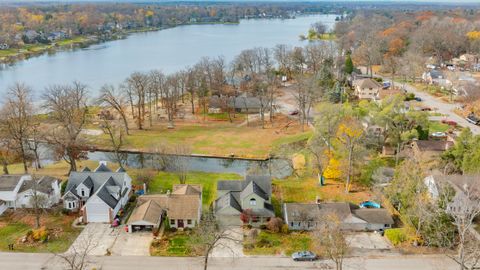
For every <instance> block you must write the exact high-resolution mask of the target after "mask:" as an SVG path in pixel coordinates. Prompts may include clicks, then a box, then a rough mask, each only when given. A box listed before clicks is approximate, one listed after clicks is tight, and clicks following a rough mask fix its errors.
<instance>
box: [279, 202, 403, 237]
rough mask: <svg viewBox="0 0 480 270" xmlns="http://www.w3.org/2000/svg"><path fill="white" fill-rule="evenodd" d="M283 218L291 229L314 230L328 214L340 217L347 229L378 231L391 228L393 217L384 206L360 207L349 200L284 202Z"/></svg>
mask: <svg viewBox="0 0 480 270" xmlns="http://www.w3.org/2000/svg"><path fill="white" fill-rule="evenodd" d="M282 210H283V218H284V221H285V223H286V224H287V225H288V229H289V230H301V231H308V230H314V229H315V228H317V226H318V225H319V224H320V223H321V222H322V219H325V218H326V217H327V216H328V215H334V216H335V217H336V218H338V222H339V226H340V227H341V229H342V230H346V231H377V230H381V229H382V230H383V229H386V228H391V226H392V225H393V223H394V222H393V219H392V216H391V215H390V213H389V212H388V211H387V210H386V209H383V208H379V209H377V208H359V207H358V206H356V205H353V204H350V203H347V202H332V203H284V204H283V209H282Z"/></svg>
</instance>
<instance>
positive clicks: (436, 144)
mask: <svg viewBox="0 0 480 270" xmlns="http://www.w3.org/2000/svg"><path fill="white" fill-rule="evenodd" d="M453 145H454V142H452V141H449V140H413V141H412V144H411V147H412V150H413V154H414V155H415V156H416V157H421V158H423V159H433V158H436V157H438V156H440V155H441V154H442V153H443V152H445V151H447V150H448V149H450V148H451V147H452V146H453Z"/></svg>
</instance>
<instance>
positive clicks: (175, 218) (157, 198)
mask: <svg viewBox="0 0 480 270" xmlns="http://www.w3.org/2000/svg"><path fill="white" fill-rule="evenodd" d="M201 214H202V187H201V186H200V185H174V186H173V191H172V192H170V191H168V192H167V193H166V194H151V195H142V196H140V197H138V199H137V206H136V208H135V209H134V210H133V212H132V215H131V216H130V218H129V219H128V222H127V225H128V228H129V230H128V231H129V232H135V231H143V230H149V231H155V230H157V229H158V228H159V227H160V225H161V222H162V221H163V220H164V219H165V217H166V219H165V220H166V221H167V222H168V226H169V227H170V228H177V229H184V228H193V227H195V226H196V225H197V224H198V223H199V222H200V218H201Z"/></svg>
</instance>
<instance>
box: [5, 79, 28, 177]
mask: <svg viewBox="0 0 480 270" xmlns="http://www.w3.org/2000/svg"><path fill="white" fill-rule="evenodd" d="M1 115H2V119H1V120H2V121H1V122H2V125H3V126H4V130H5V131H6V133H7V134H8V136H9V137H10V138H11V139H12V140H13V141H14V142H15V146H17V148H16V151H18V153H19V155H20V157H21V158H22V162H23V169H24V171H25V173H27V172H28V165H27V161H28V153H27V147H28V139H29V135H30V133H31V127H32V117H33V101H32V90H31V89H30V88H29V87H28V86H26V85H25V84H22V83H16V84H15V85H14V86H13V87H11V88H10V89H9V90H8V93H7V97H6V101H5V104H4V105H3V108H2V113H1Z"/></svg>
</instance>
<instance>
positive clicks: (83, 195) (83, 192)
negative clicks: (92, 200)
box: [82, 188, 85, 197]
mask: <svg viewBox="0 0 480 270" xmlns="http://www.w3.org/2000/svg"><path fill="white" fill-rule="evenodd" d="M82 197H85V190H84V189H83V188H82Z"/></svg>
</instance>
